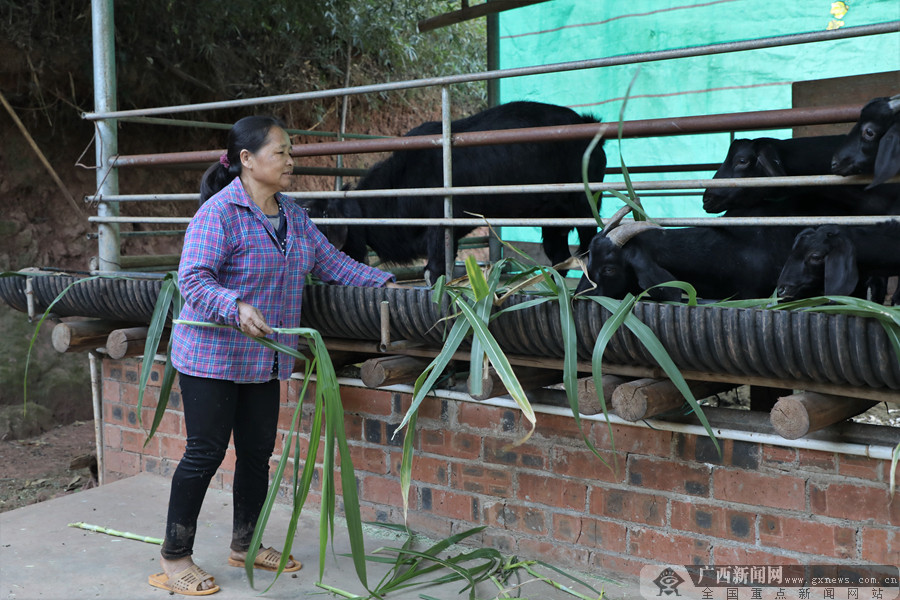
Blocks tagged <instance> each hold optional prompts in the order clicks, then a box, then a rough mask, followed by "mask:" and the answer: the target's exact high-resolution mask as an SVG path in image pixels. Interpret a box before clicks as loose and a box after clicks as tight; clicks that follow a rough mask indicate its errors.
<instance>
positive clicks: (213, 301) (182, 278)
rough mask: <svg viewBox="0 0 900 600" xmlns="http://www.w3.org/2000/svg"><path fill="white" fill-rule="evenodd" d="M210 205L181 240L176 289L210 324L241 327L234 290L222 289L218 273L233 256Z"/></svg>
mask: <svg viewBox="0 0 900 600" xmlns="http://www.w3.org/2000/svg"><path fill="white" fill-rule="evenodd" d="M211 208H212V206H211V204H210V203H206V204H204V206H203V207H201V208H200V210H199V211H198V212H197V214H196V215H194V218H193V219H191V222H190V224H189V225H188V228H187V231H186V232H185V236H184V247H183V249H182V251H181V261H180V263H179V266H178V285H179V288H180V289H181V294H182V296H184V299H185V302H187V303H188V304H190V306H191V308H192V309H193V310H194V311H196V312H197V313H198V314H199V316H200V317H201V318H202V319H204V320H206V321H210V322H213V323H224V324H227V325H237V326H240V319H239V315H238V307H237V301H238V299H239V296H238V294H237V292H235V291H234V290H230V289H227V288H225V287H222V285H221V284H220V283H219V272H220V270H221V268H222V265H223V264H225V261H226V260H227V258H228V256H229V254H230V253H231V252H232V248H231V244H230V242H229V240H228V236H227V235H226V232H225V229H224V227H223V221H222V218H221V215H220V213H219V212H218V211H214V210H211Z"/></svg>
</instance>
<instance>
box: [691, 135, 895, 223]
mask: <svg viewBox="0 0 900 600" xmlns="http://www.w3.org/2000/svg"><path fill="white" fill-rule="evenodd" d="M846 139H847V136H842V135H828V136H817V137H807V138H793V139H787V140H777V139H774V138H756V139H740V140H734V142H732V143H731V146H730V147H729V148H728V155H727V156H726V157H725V162H723V163H722V165H721V166H720V167H719V169H718V170H717V171H716V174H715V175H714V176H713V179H723V178H744V177H783V176H789V175H790V176H794V175H827V174H829V173H830V172H831V168H832V156H833V155H834V153H835V152H836V151H838V149H839V148H840V147H841V145H842V144H844V143H845V142H846ZM786 199H790V200H791V201H792V202H794V203H795V205H796V206H798V207H801V208H802V207H803V205H804V204H809V205H810V206H815V205H817V206H818V207H819V208H818V210H817V213H816V214H821V215H886V214H890V215H892V214H900V184H888V185H884V186H880V187H879V188H877V189H871V186H869V187H868V188H867V187H866V186H863V185H840V186H824V187H823V186H799V187H753V188H709V189H707V190H706V191H705V192H704V194H703V209H704V210H705V211H706V212H709V213H718V212H722V211H730V210H732V209H742V210H743V209H747V208H754V209H755V208H756V207H759V209H760V210H759V211H758V212H756V213H755V214H757V215H758V216H766V214H767V213H766V210H765V209H766V207H767V206H774V205H775V204H781V203H783V202H784V201H785V200H786ZM810 214H812V213H810Z"/></svg>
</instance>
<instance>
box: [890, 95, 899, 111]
mask: <svg viewBox="0 0 900 600" xmlns="http://www.w3.org/2000/svg"><path fill="white" fill-rule="evenodd" d="M888 108H889V109H891V112H900V94H897V95H896V96H891V97H890V98H888Z"/></svg>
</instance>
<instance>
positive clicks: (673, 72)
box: [499, 0, 900, 243]
mask: <svg viewBox="0 0 900 600" xmlns="http://www.w3.org/2000/svg"><path fill="white" fill-rule="evenodd" d="M833 5H835V6H834V8H835V14H836V15H841V10H840V9H842V8H845V9H847V10H846V14H843V16H841V18H838V17H837V16H835V14H832V12H831V11H832V8H833ZM841 5H843V6H841ZM895 20H900V2H898V1H897V0H858V1H850V2H846V3H832V2H829V1H826V0H795V1H791V2H758V1H751V0H719V1H712V2H709V1H707V2H699V1H698V2H691V3H687V2H680V3H674V2H663V1H660V0H632V1H630V2H611V1H601V0H551V1H550V2H545V3H541V4H535V5H531V6H527V7H523V8H519V9H515V10H510V11H507V12H504V13H501V15H500V18H499V21H500V68H503V69H508V68H514V67H523V66H532V65H544V64H552V63H559V62H567V61H575V60H587V59H595V58H605V57H613V56H619V55H627V54H634V53H643V52H653V51H658V50H670V49H678V48H686V47H691V46H701V45H706V44H718V43H727V42H736V41H743V40H752V39H759V38H764V37H771V36H780V35H788V34H796V33H807V32H814V31H823V30H825V29H826V28H828V27H829V26H831V27H835V26H843V27H852V26H859V25H870V24H874V23H883V22H888V21H895ZM898 69H900V34H897V33H892V34H884V35H876V36H867V37H860V38H853V39H847V40H838V41H830V42H816V43H809V44H800V45H792V46H784V47H780V48H772V49H761V50H751V51H742V52H732V53H727V54H718V55H713V56H704V57H696V58H682V59H675V60H665V61H657V62H649V63H644V64H643V65H641V66H640V67H639V66H638V65H623V66H613V67H603V68H595V69H587V70H578V71H569V72H565V73H556V74H548V75H535V76H528V77H515V78H507V79H503V80H501V83H500V100H501V102H511V101H514V100H535V101H541V102H550V103H553V104H561V105H565V106H569V107H571V108H573V109H575V110H577V111H578V112H581V113H590V114H593V115H594V116H596V117H598V118H601V119H602V120H603V121H605V122H616V121H617V120H618V119H619V111H620V109H621V108H622V100H623V98H624V96H625V93H626V90H627V89H628V85H629V82H631V81H632V78H635V83H634V87H633V89H632V91H631V95H630V98H629V100H628V105H627V109H626V112H625V119H626V120H633V119H647V118H660V117H680V116H689V115H706V114H719V113H734V112H744V111H757V110H771V109H783V108H790V107H791V85H792V83H794V82H798V81H809V80H818V79H827V78H833V77H843V76H849V75H860V74H867V73H881V72H887V71H896V70H898ZM897 91H898V92H900V82H898V90H897ZM849 129H850V125H848V126H847V130H848V131H849ZM763 135H769V136H772V137H790V135H791V132H790V131H789V130H787V131H754V132H745V133H741V134H739V135H738V137H760V136H763ZM730 141H731V135H730V134H729V133H720V134H708V135H689V136H677V137H661V138H647V139H626V140H623V141H622V155H623V156H624V158H625V161H626V164H627V165H629V166H636V165H663V164H681V163H719V162H721V161H722V160H723V159H724V157H725V153H726V151H727V149H728V145H729V143H730ZM605 149H606V152H607V156H608V159H609V164H610V166H618V165H619V160H620V159H619V151H618V143H617V142H616V141H615V140H611V141H608V142H607V143H606V145H605ZM711 175H712V173H711V172H709V171H706V172H699V173H675V174H652V175H643V176H634V177H633V178H634V179H639V178H641V177H643V178H645V179H689V178H695V177H696V178H707V177H710V176H711ZM607 180H609V181H615V180H620V178H618V177H616V176H609V177H608V179H607ZM642 197H644V196H643V195H642ZM644 204H645V206H646V207H647V209H648V212H649V213H650V214H651V216H656V217H667V216H704V215H705V214H706V213H704V212H703V209H702V207H701V206H700V197H699V195H693V196H681V197H675V198H672V197H665V198H662V197H656V198H653V197H644ZM619 206H621V203H620V202H618V201H617V200H615V199H611V198H608V199H605V200H604V204H603V210H602V215H604V216H608V215H610V214H612V212H614V211H615V210H616V209H617V208H618V207H619ZM504 237H507V238H510V239H521V240H536V239H538V237H539V230H538V229H536V228H534V229H532V230H530V231H528V230H523V229H516V230H515V231H514V232H513V231H511V229H510V228H506V229H505V230H504ZM570 241H571V242H572V243H577V240H576V238H575V237H574V234H573V236H572V238H571V240H570Z"/></svg>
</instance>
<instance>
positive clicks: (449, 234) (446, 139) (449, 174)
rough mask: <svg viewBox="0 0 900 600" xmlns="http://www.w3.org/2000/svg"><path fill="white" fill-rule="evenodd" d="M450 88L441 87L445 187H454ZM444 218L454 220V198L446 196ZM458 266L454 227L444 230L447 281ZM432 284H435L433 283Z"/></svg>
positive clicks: (451, 277)
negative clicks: (454, 246) (454, 244)
mask: <svg viewBox="0 0 900 600" xmlns="http://www.w3.org/2000/svg"><path fill="white" fill-rule="evenodd" d="M451 134H452V132H451V131H450V88H448V87H447V86H442V87H441V135H442V137H441V148H442V149H443V159H444V161H443V162H444V187H453V161H452V158H451V156H452V155H451V153H450V150H451V144H450V135H451ZM444 218H446V219H452V218H453V196H450V195H447V196H444ZM455 264H456V253H455V252H454V251H453V226H452V225H448V226H447V227H445V228H444V270H445V272H446V273H447V280H448V281H449V280H450V279H453V267H454V266H455ZM431 283H434V282H433V281H432V282H431Z"/></svg>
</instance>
